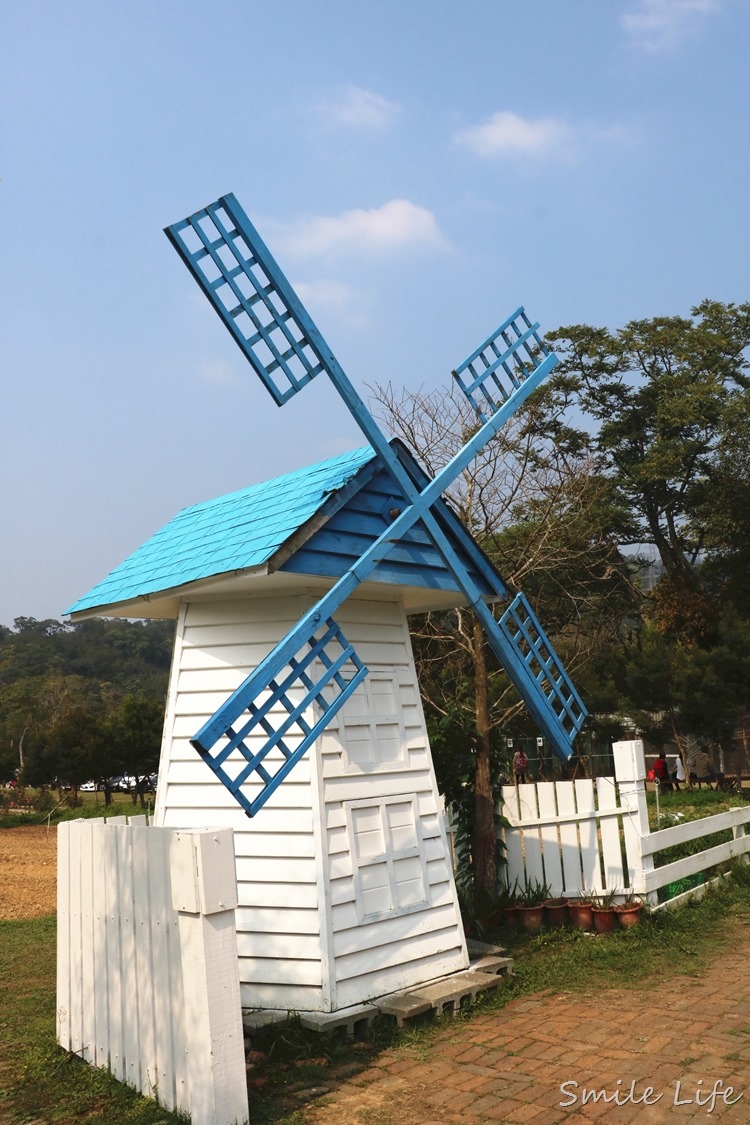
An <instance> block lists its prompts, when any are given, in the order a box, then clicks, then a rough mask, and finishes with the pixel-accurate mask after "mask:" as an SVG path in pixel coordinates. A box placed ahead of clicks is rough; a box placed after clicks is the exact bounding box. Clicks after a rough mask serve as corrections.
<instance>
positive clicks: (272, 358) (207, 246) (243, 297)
mask: <svg viewBox="0 0 750 1125" xmlns="http://www.w3.org/2000/svg"><path fill="white" fill-rule="evenodd" d="M165 234H166V235H167V237H168V238H169V240H170V242H171V243H172V245H173V246H174V247H175V249H176V250H177V253H178V254H179V255H180V257H181V258H182V260H183V261H184V262H185V264H186V266H187V267H188V269H189V270H190V272H191V273H192V275H193V277H194V278H195V279H196V281H197V282H198V284H199V285H200V287H201V289H202V290H203V292H204V293H205V295H206V296H207V297H208V299H209V301H210V302H211V304H212V305H213V307H214V309H215V310H216V312H217V313H218V314H219V316H220V318H221V320H222V322H223V323H224V325H225V326H226V327H227V328H228V330H229V332H230V333H231V335H232V337H233V339H234V340H235V342H236V343H237V344H238V345H239V346H240V348H241V349H242V352H243V354H244V355H245V357H246V359H248V360H249V361H250V363H251V364H252V366H253V368H254V369H255V371H256V372H257V374H258V375H259V376H260V378H261V379H262V381H263V383H264V385H265V387H266V389H267V390H268V391H269V393H270V394H271V395H272V396H273V398H274V400H275V401H276V403H277V404H278V405H279V406H282V405H283V404H284V403H285V402H287V401H288V400H289V399H290V398H292V397H293V396H294V395H296V394H297V392H298V391H300V390H301V389H302V388H303V387H304V386H306V384H307V383H309V382H310V381H311V380H312V379H314V378H315V376H316V375H319V374H320V372H321V371H324V370H327V369H328V366H329V365H330V363H331V361H332V360H333V356H332V354H331V353H330V349H329V348H328V347H327V345H326V343H325V341H324V340H323V337H322V336H321V335H320V333H319V332H318V329H317V328H316V326H315V324H314V322H313V320H312V319H311V317H310V316H309V315H308V313H307V310H306V309H305V307H304V305H303V304H302V303H301V301H300V300H299V298H298V296H297V294H296V293H295V292H294V290H293V288H292V286H291V285H290V284H289V282H288V281H287V279H286V277H285V276H284V274H283V272H282V270H281V269H280V267H279V266H278V264H277V262H276V261H275V259H274V257H273V255H272V254H271V252H270V250H269V249H268V247H267V246H266V245H265V243H264V242H263V240H262V238H261V237H260V235H259V234H258V232H257V230H256V229H255V227H254V226H253V224H252V223H251V222H250V220H249V219H248V217H247V215H246V214H245V212H244V211H243V210H242V208H241V207H240V205H239V203H238V202H237V200H236V199H235V197H234V195H231V194H230V195H223V196H222V197H221V198H220V199H218V200H217V201H216V202H215V203H210V204H209V205H208V206H207V207H204V208H203V209H202V210H200V211H196V213H195V214H194V215H190V216H189V217H188V218H187V219H183V220H182V221H181V222H179V223H174V224H173V225H172V226H169V227H166V228H165Z"/></svg>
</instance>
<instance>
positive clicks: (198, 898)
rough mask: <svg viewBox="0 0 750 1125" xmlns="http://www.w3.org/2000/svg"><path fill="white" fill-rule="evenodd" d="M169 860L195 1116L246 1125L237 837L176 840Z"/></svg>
mask: <svg viewBox="0 0 750 1125" xmlns="http://www.w3.org/2000/svg"><path fill="white" fill-rule="evenodd" d="M170 859H171V869H172V904H173V906H174V908H175V910H177V911H178V912H179V927H180V947H181V950H182V968H183V982H184V984H183V986H184V995H185V1029H186V1038H187V1056H188V1067H187V1073H188V1088H189V1104H190V1115H191V1118H192V1120H193V1122H194V1123H196V1122H200V1125H235V1123H236V1125H242V1123H243V1122H246V1121H247V1120H248V1102H247V1082H246V1077H245V1054H244V1039H243V1028H242V1008H241V1000H240V983H239V974H238V972H237V963H238V959H237V932H236V929H235V922H234V908H235V907H236V905H237V877H236V875H235V865H234V841H233V835H232V830H231V829H220V830H216V831H211V830H209V831H184V832H175V833H174V834H173V836H172V838H171V840H170ZM238 1077H239V1079H240V1081H237V1078H238Z"/></svg>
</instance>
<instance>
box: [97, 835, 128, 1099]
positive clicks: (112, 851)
mask: <svg viewBox="0 0 750 1125" xmlns="http://www.w3.org/2000/svg"><path fill="white" fill-rule="evenodd" d="M101 846H102V851H103V853H104V881H105V885H106V888H107V899H106V906H107V930H106V932H107V966H108V969H109V976H108V1020H109V1069H110V1070H111V1071H112V1073H113V1074H114V1076H115V1078H117V1079H118V1080H119V1081H120V1082H122V1081H124V1078H125V1061H124V1047H123V1033H122V1020H123V1016H122V1007H123V994H124V991H125V990H124V989H123V975H122V938H121V933H120V874H119V868H120V862H119V851H120V826H119V825H113V824H112V821H108V822H107V824H106V826H105V830H104V834H103V836H102V845H101Z"/></svg>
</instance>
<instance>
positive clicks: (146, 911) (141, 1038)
mask: <svg viewBox="0 0 750 1125" xmlns="http://www.w3.org/2000/svg"><path fill="white" fill-rule="evenodd" d="M151 831H152V830H151V829H150V828H147V827H145V826H144V825H136V826H133V825H132V824H131V828H130V846H131V856H132V862H133V949H134V956H135V979H134V980H133V981H132V982H128V983H129V984H130V985H131V987H132V989H133V992H135V994H136V1004H137V1010H138V1070H139V1085H138V1089H139V1090H141V1091H142V1092H143V1093H144V1094H147V1095H148V1097H153V1096H154V1083H155V1082H158V1078H157V1073H156V1062H155V1059H156V1029H155V1023H156V1014H155V1008H154V1006H155V1004H158V1003H159V1002H160V996H161V989H162V983H161V981H158V980H156V979H155V977H154V962H153V955H152V950H151V923H150V917H151V871H150V868H151V863H150V858H151V856H150V852H149V847H148V837H149V836H150V835H151Z"/></svg>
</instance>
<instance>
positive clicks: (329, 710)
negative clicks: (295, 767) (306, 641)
mask: <svg viewBox="0 0 750 1125" xmlns="http://www.w3.org/2000/svg"><path fill="white" fill-rule="evenodd" d="M348 659H349V654H348V653H342V655H341V656H339V657H338V659H337V660H335V661H334V662H333V664H332V669H333V671H339V670H340V669H342V668H343V667H344V665H345V664H346V662H347V660H348ZM360 671H361V672H362V674H363V675H366V673H367V669H366V668H364V666H363V668H362V669H360V670H359V671H357V673H356V676H359V674H360ZM356 676H355V677H353V679H356ZM330 678H331V677H330V676H327V677H326V679H325V680H323V681H320V683H321V687H320V690H317V691H310V692H309V693H308V695H306V696H305V697H304V699H302V701H301V702H300V703H298V704H297V706H296V707H292V709H291V710H290V711H289V713H288V715H287V717H286V719H284V721H283V722H282V723H281V724H280V725H279V726H278V727H274V728H273V729H272V731H271V732H268V731H266V733H268V735H269V737H268V739H267V740H266V742H265V743H264V744H263V747H262V749H261V750H259V751H258V752H257V754H254V755H252V757H250V758H248V760H247V765H246V766H245V768H244V769H243V770H242V771H241V772H240V774H239V775H238V776H237V780H236V784H237V785H241V784H242V782H243V781H244V780H245V778H246V777H248V776H249V774H250V773H251V772H252V771H253V770H254V769H256V768H257V765H258V764H259V763H260V762H262V761H263V759H264V758H266V757H267V756H268V754H269V753H270V752H271V751H272V750H273V749H274V748H275V747H276V746H279V744H280V743H282V740H283V738H284V735H285V734H288V733H289V731H291V729H292V727H293V726H294V724H295V723H299V720H300V718H301V716H302V715H304V713H305V711H307V710H308V709H309V707H310V706H311V705H312V704H317V705H318V706H319V707H320V709H321V712H322V714H323V716H324V717H326V716H327V718H328V721H330V720H331V719H332V718H333V717H334V715H335V714H336V712H337V711H338V709H339V707H340V706H341V703H340V700H341V696H342V695H344V693H345V692H347V691H348V690H349V686H350V684H351V683H352V680H349V681H347V683H346V687H344V688H342V690H341V691H340V692H339V694H338V695H336V696H335V697H334V698H333V700H328V699H327V698H326V697H325V696H324V695H323V694H322V688H323V687H325V686H326V684H327V683H329V682H330ZM358 682H359V681H358ZM263 727H264V730H265V729H266V727H265V724H263ZM300 727H301V729H302V731H303V741H304V742H305V743H306V744H307V745H308V746H309V745H310V738H311V731H312V728H311V727H309V726H308V724H307V723H305V724H304V726H303V725H302V724H301V723H300ZM313 741H314V740H313ZM283 753H284V756H285V757H286V758H291V757H293V754H292V753H290V751H289V750H287V749H286V748H284V749H283Z"/></svg>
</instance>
